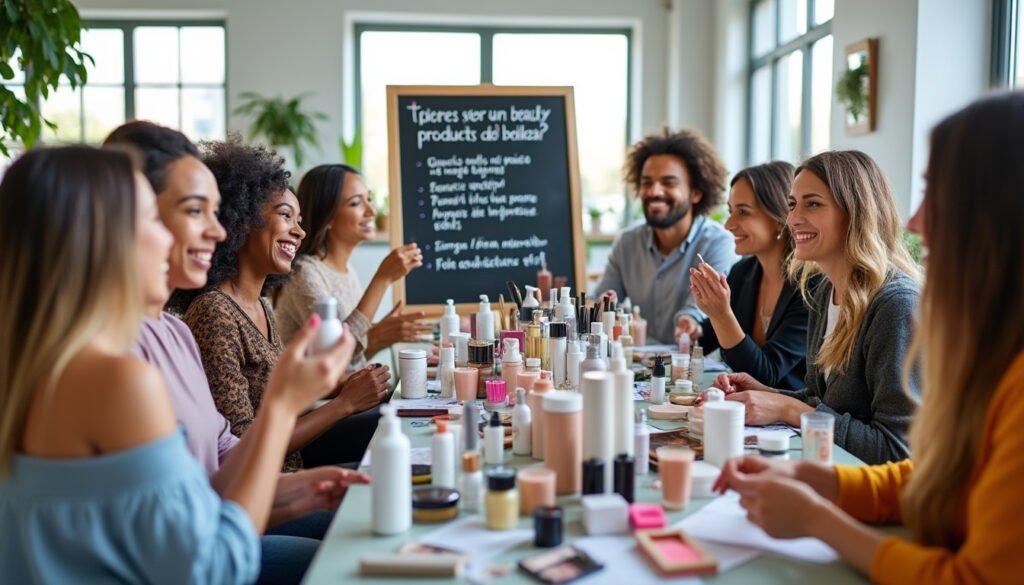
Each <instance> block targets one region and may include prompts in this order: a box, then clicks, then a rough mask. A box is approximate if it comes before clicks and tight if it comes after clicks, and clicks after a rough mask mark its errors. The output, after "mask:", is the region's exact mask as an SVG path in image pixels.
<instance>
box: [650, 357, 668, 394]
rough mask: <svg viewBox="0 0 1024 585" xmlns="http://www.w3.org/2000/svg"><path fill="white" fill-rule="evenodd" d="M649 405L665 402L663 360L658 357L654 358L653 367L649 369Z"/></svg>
mask: <svg viewBox="0 0 1024 585" xmlns="http://www.w3.org/2000/svg"><path fill="white" fill-rule="evenodd" d="M649 401H650V403H651V404H663V403H664V402H665V360H664V359H663V358H662V357H661V356H660V355H658V356H654V367H653V368H652V369H651V396H650V398H649Z"/></svg>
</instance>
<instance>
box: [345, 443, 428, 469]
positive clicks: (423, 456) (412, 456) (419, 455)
mask: <svg viewBox="0 0 1024 585" xmlns="http://www.w3.org/2000/svg"><path fill="white" fill-rule="evenodd" d="M430 461H431V455H430V447H413V448H412V449H409V464H410V465H430ZM369 464H370V450H369V449H367V450H366V453H363V460H362V461H360V462H359V465H360V466H364V465H369Z"/></svg>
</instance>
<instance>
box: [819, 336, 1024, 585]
mask: <svg viewBox="0 0 1024 585" xmlns="http://www.w3.org/2000/svg"><path fill="white" fill-rule="evenodd" d="M981 432H982V433H983V439H982V447H981V453H980V454H979V459H978V461H977V463H976V465H975V468H974V471H973V472H972V474H971V476H970V477H969V478H966V481H967V482H968V484H967V492H966V494H965V502H964V506H963V508H962V510H963V511H962V514H963V516H962V517H961V518H958V519H957V521H956V522H955V524H956V526H959V527H962V528H961V529H958V530H957V534H956V535H955V536H957V537H958V539H959V540H961V541H962V542H963V545H962V546H961V547H960V548H959V550H949V549H945V548H939V547H925V546H921V545H919V544H916V543H914V542H911V541H907V540H904V539H900V538H895V537H890V538H887V539H885V540H884V541H883V542H882V544H881V545H880V546H879V547H878V550H877V551H876V552H875V557H874V560H873V561H872V564H871V581H872V582H875V583H893V584H897V583H898V584H904V583H929V584H940V583H1024V516H1022V513H1024V354H1021V355H1018V356H1017V359H1015V360H1014V362H1013V364H1012V365H1011V366H1010V369H1009V371H1008V372H1007V373H1006V375H1004V376H1003V378H1002V380H1000V382H999V386H998V388H997V389H996V392H995V395H994V396H993V399H992V404H991V405H990V406H989V410H988V415H987V416H986V418H985V426H984V427H983V428H982V429H981ZM836 469H837V471H838V474H839V501H838V505H839V507H840V508H842V509H843V510H845V511H846V512H848V513H849V514H851V515H852V516H854V517H855V518H857V519H859V520H862V521H864V522H870V523H897V522H900V521H901V512H900V500H899V496H900V489H901V488H902V486H903V485H904V484H905V483H906V481H907V480H908V479H909V477H910V474H911V473H912V472H913V464H912V463H911V462H910V461H902V462H900V463H888V464H885V465H876V466H869V467H847V466H837V468H836Z"/></svg>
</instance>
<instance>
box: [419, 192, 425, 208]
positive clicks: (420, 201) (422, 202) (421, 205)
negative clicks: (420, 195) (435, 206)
mask: <svg viewBox="0 0 1024 585" xmlns="http://www.w3.org/2000/svg"><path fill="white" fill-rule="evenodd" d="M421 191H422V189H421ZM424 203H426V202H425V201H423V200H422V199H420V200H419V204H420V207H423V204H424Z"/></svg>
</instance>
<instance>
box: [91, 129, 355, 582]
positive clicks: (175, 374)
mask: <svg viewBox="0 0 1024 585" xmlns="http://www.w3.org/2000/svg"><path fill="white" fill-rule="evenodd" d="M105 144H113V145H128V146H131V147H134V148H135V149H138V150H139V151H140V153H141V154H142V157H143V161H144V165H143V166H144V168H143V172H144V174H145V176H146V179H148V181H149V182H150V184H151V185H152V187H153V190H154V191H156V193H157V207H158V211H159V215H160V219H161V221H162V222H163V223H164V224H165V225H166V226H167V228H168V229H169V230H170V232H171V234H172V235H173V236H174V243H173V244H172V246H171V252H170V257H169V259H168V266H167V276H168V283H169V285H170V286H169V289H170V290H174V289H178V288H182V289H194V288H201V287H202V286H203V285H205V284H206V274H207V270H209V268H210V257H211V256H212V254H213V250H214V248H215V247H216V245H217V243H218V242H220V241H222V240H223V239H224V238H225V235H226V234H225V231H224V228H223V227H222V226H221V224H220V222H219V221H218V219H217V213H218V208H219V205H220V191H219V190H218V188H217V182H216V180H215V179H214V177H213V174H212V173H211V172H210V170H209V169H207V168H206V166H205V165H204V164H203V163H202V162H201V161H200V160H199V158H198V154H199V152H198V150H197V149H196V147H195V145H194V144H192V143H191V142H190V141H189V140H188V138H186V137H185V136H184V135H183V134H181V133H180V132H178V131H176V130H172V129H170V128H164V127H162V126H158V125H156V124H152V123H150V122H141V121H133V122H129V123H127V124H124V125H122V126H121V127H119V128H117V129H116V130H114V132H113V133H111V135H110V136H109V137H107V140H106V142H105ZM166 300H167V299H163V300H162V302H160V303H157V304H154V305H152V306H149V307H147V309H146V317H145V319H144V322H143V325H142V327H141V332H140V335H139V338H138V340H137V343H136V346H135V352H136V353H137V354H138V355H140V356H142V357H144V358H145V359H146V360H147V361H149V362H150V363H152V364H153V365H155V366H157V368H158V369H159V370H160V372H161V373H162V374H163V376H164V378H165V381H166V383H167V387H168V390H169V394H170V397H171V402H172V403H173V406H174V412H175V415H176V416H177V418H178V419H179V421H180V422H181V424H182V425H183V426H184V427H185V430H186V435H187V440H188V446H189V450H190V451H191V452H192V453H193V454H194V455H195V457H196V458H197V459H198V460H199V462H200V463H201V464H202V466H203V467H204V468H205V469H206V472H207V474H208V475H209V478H210V483H211V484H212V486H213V488H214V489H215V490H217V491H218V492H221V491H222V490H223V489H225V488H226V487H227V486H229V485H230V484H231V483H232V482H234V481H235V480H236V479H238V478H239V477H240V476H241V475H242V472H243V470H244V468H245V467H247V466H248V465H250V464H251V462H252V461H253V460H254V459H255V458H258V457H259V456H260V453H259V451H258V450H257V449H256V448H255V447H256V445H257V444H258V441H257V437H255V436H254V437H252V438H251V439H250V438H249V436H248V435H247V437H246V438H247V439H249V440H248V441H246V440H241V441H240V440H239V439H238V438H237V437H235V436H234V435H232V434H231V430H230V425H229V424H228V421H227V420H226V419H225V418H224V417H223V416H222V415H221V414H220V412H218V410H217V408H216V406H215V405H214V402H213V397H212V395H211V393H210V387H209V384H208V382H207V378H206V373H205V371H204V370H203V364H202V361H201V358H200V355H199V348H198V346H197V345H196V342H195V339H194V338H193V337H192V333H191V331H190V330H189V328H188V326H187V325H185V324H184V323H183V322H182V321H181V320H180V319H178V318H177V317H174V316H173V315H170V314H169V313H165V312H163V311H162V307H163V303H164V302H166ZM271 384H274V382H273V378H272V381H271ZM240 443H248V444H249V445H250V446H251V448H246V445H245V444H240ZM236 445H238V447H237V448H236ZM232 452H237V453H238V454H237V455H234V456H231V457H228V454H229V453H232ZM366 479H367V478H366V476H364V475H363V474H359V473H356V472H353V471H350V470H346V469H341V468H338V467H334V466H329V467H319V468H315V469H308V470H302V471H299V472H296V473H288V474H281V475H280V476H279V479H278V482H277V489H276V492H275V497H274V508H273V510H272V511H271V514H270V520H269V522H268V526H270V527H271V528H269V529H268V530H267V534H268V536H264V537H263V542H262V544H263V547H262V548H263V559H262V567H261V573H260V582H298V581H299V580H300V579H301V578H302V575H303V574H304V573H305V570H306V568H307V567H308V565H309V562H310V561H311V560H312V556H313V554H315V552H316V549H317V547H318V546H319V543H320V540H321V539H322V538H323V536H324V534H325V533H326V530H327V527H328V525H329V524H330V521H331V519H332V518H333V511H332V510H333V509H334V508H336V507H337V505H338V503H340V500H341V497H342V496H343V495H344V493H345V490H346V488H347V486H348V485H349V484H351V483H352V482H354V481H366Z"/></svg>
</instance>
